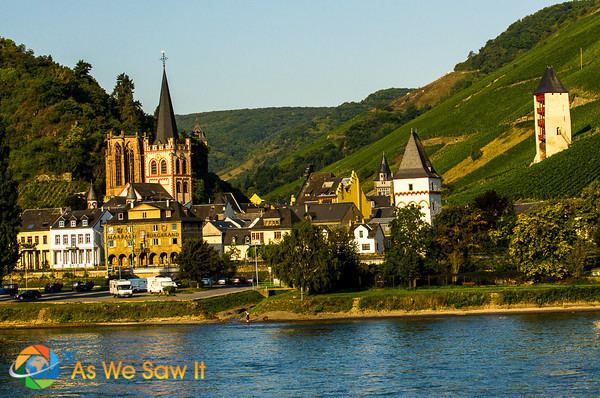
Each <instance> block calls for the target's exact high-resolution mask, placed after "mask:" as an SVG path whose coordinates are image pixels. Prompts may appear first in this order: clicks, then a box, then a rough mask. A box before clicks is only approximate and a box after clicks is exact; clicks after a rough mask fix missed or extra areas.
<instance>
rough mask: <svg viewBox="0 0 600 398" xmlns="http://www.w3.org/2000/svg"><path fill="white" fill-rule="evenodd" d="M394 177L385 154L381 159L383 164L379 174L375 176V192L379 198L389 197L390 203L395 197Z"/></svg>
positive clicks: (380, 166)
mask: <svg viewBox="0 0 600 398" xmlns="http://www.w3.org/2000/svg"><path fill="white" fill-rule="evenodd" d="M392 180H393V176H392V172H391V170H390V166H389V165H388V162H387V159H386V158H385V153H384V154H383V156H382V157H381V164H380V165H379V173H377V175H376V176H375V191H376V192H377V195H378V196H388V197H389V198H390V203H391V200H392V196H393V187H394V186H393V181H392Z"/></svg>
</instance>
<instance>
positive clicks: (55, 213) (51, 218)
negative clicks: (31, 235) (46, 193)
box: [20, 207, 63, 232]
mask: <svg viewBox="0 0 600 398" xmlns="http://www.w3.org/2000/svg"><path fill="white" fill-rule="evenodd" d="M62 214H63V209H62V208H60V207H57V208H47V209H26V210H23V212H22V213H21V229H20V232H33V231H47V230H49V229H50V227H51V226H52V224H54V222H55V221H56V220H58V218H59V217H60V216H61V215H62Z"/></svg>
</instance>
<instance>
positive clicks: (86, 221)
mask: <svg viewBox="0 0 600 398" xmlns="http://www.w3.org/2000/svg"><path fill="white" fill-rule="evenodd" d="M81 226H83V227H87V226H88V220H86V219H83V220H81Z"/></svg>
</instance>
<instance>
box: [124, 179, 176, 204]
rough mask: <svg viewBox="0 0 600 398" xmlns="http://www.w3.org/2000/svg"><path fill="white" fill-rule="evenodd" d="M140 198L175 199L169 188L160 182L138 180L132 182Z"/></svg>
mask: <svg viewBox="0 0 600 398" xmlns="http://www.w3.org/2000/svg"><path fill="white" fill-rule="evenodd" d="M131 186H132V187H133V190H134V191H135V193H136V195H137V199H138V200H154V201H160V200H173V197H172V196H171V195H170V194H169V192H167V190H166V189H165V188H164V187H163V186H162V185H161V184H158V183H149V182H138V183H135V182H134V183H133V184H131Z"/></svg>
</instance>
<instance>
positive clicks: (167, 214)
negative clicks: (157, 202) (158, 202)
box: [165, 210, 171, 218]
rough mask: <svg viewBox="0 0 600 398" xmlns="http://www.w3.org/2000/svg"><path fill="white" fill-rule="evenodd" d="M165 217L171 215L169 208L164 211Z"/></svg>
mask: <svg viewBox="0 0 600 398" xmlns="http://www.w3.org/2000/svg"><path fill="white" fill-rule="evenodd" d="M165 217H167V218H169V217H171V210H166V211H165Z"/></svg>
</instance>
